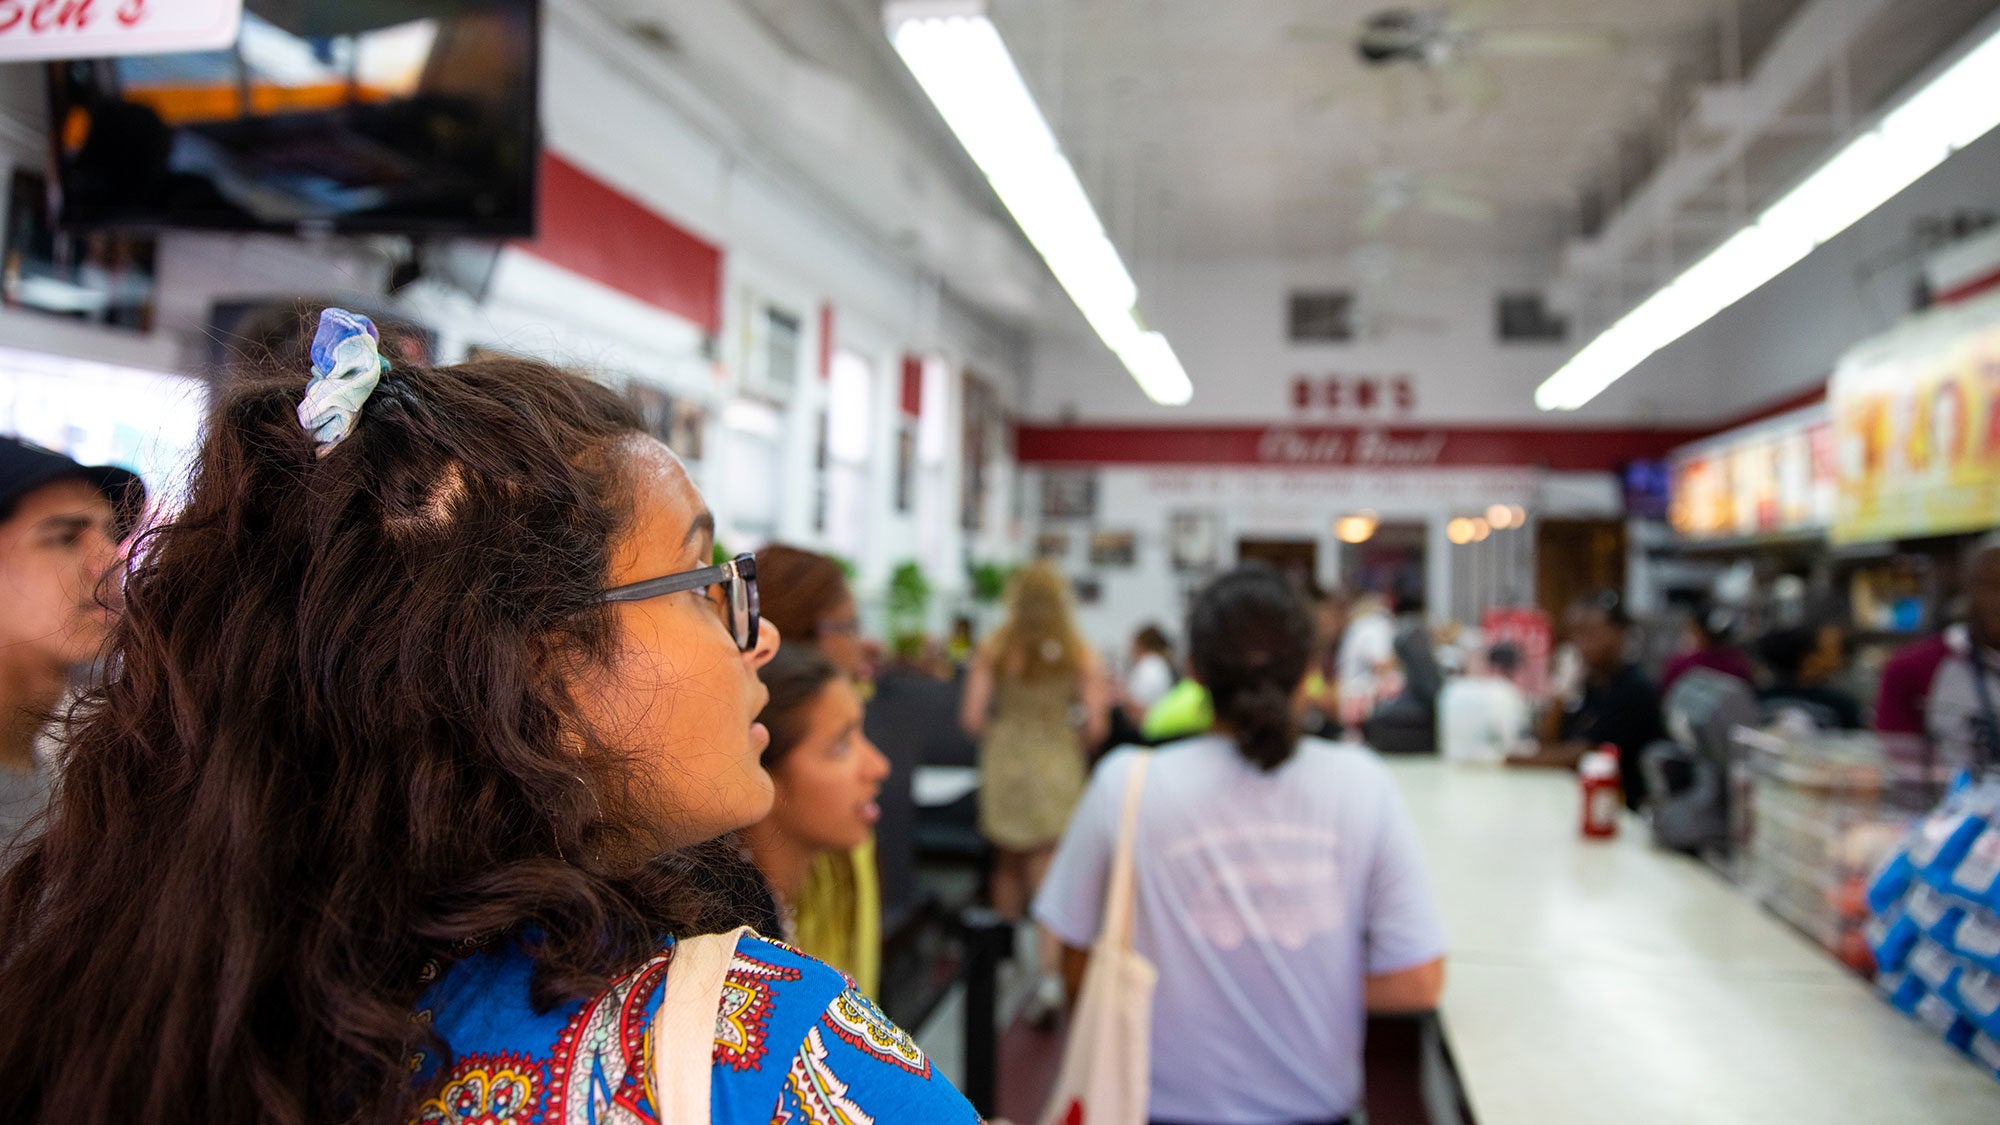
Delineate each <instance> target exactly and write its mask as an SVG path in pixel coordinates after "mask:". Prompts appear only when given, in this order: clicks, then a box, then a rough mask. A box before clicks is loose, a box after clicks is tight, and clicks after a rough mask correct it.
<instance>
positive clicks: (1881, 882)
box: [1868, 848, 1917, 914]
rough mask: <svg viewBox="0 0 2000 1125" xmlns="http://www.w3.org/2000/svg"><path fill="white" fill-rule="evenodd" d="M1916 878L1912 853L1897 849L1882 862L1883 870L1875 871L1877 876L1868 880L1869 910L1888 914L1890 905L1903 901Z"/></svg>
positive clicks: (1873, 912) (1874, 912)
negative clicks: (1911, 858) (1911, 860)
mask: <svg viewBox="0 0 2000 1125" xmlns="http://www.w3.org/2000/svg"><path fill="white" fill-rule="evenodd" d="M1916 878H1917V865H1916V864H1914V863H1911V862H1910V853H1908V852H1907V851H1904V850H1903V849H1901V848H1898V849H1896V851H1895V853H1894V854H1893V855H1891V856H1890V857H1889V859H1888V861H1887V862H1885V863H1883V864H1882V868H1881V870H1879V871H1877V872H1875V878H1873V879H1871V880H1869V882H1868V912H1869V913H1870V914H1887V913H1888V912H1889V908H1890V907H1892V906H1894V905H1896V903H1898V902H1900V901H1902V898H1903V895H1904V894H1905V893H1906V892H1908V891H1909V889H1910V884H1911V883H1913V882H1915V881H1916Z"/></svg>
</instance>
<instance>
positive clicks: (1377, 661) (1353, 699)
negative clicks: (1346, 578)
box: [1334, 594, 1396, 729]
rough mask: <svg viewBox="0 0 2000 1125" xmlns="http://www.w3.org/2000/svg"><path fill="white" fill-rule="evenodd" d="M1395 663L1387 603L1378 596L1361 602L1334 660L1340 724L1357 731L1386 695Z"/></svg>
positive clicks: (1392, 622)
mask: <svg viewBox="0 0 2000 1125" xmlns="http://www.w3.org/2000/svg"><path fill="white" fill-rule="evenodd" d="M1395 663H1396V619H1395V618H1394V617H1392V616H1390V614H1389V603H1388V601H1387V600H1386V599H1384V598H1383V597H1382V596H1381V595H1380V594H1370V595H1368V596H1366V597H1364V598H1362V599H1361V600H1360V601H1359V602H1358V603H1356V605H1355V607H1354V613H1353V615H1352V616H1351V617H1349V618H1348V621H1347V630H1346V632H1344V633H1342V634H1341V635H1340V649H1339V652H1338V654H1337V655H1336V656H1335V657H1334V665H1335V667H1336V668H1337V669H1338V671H1339V673H1340V674H1339V683H1340V721H1341V723H1342V724H1343V725H1344V726H1346V727H1348V728H1349V729H1359V727H1360V725H1361V722H1362V720H1364V719H1366V718H1367V717H1368V716H1369V715H1370V714H1373V713H1374V711H1375V705H1376V704H1377V703H1380V702H1381V701H1382V699H1383V698H1384V697H1385V696H1386V695H1387V694H1388V692H1387V691H1386V687H1387V680H1388V678H1389V673H1390V671H1391V670H1392V669H1393V668H1394V667H1395Z"/></svg>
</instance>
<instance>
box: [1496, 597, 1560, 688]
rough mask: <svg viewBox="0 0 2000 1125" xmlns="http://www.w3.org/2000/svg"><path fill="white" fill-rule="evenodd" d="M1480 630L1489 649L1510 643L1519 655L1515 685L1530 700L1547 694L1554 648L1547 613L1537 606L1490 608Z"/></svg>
mask: <svg viewBox="0 0 2000 1125" xmlns="http://www.w3.org/2000/svg"><path fill="white" fill-rule="evenodd" d="M1479 631H1480V633H1481V634H1482V635H1483V639H1484V640H1485V642H1486V647H1487V650H1488V651H1491V650H1492V648H1493V646H1494V645H1498V644H1510V645H1513V646H1514V649H1515V651H1516V652H1519V653H1520V654H1521V670H1520V671H1519V672H1518V673H1516V674H1515V676H1514V686H1516V687H1518V688H1520V689H1521V690H1522V691H1523V692H1524V693H1526V694H1527V696H1528V698H1530V699H1541V698H1542V697H1544V696H1546V695H1547V694H1548V693H1549V654H1550V653H1551V652H1552V651H1553V650H1554V648H1555V633H1554V631H1553V630H1552V629H1550V627H1549V615H1548V614H1546V613H1543V612H1542V611H1541V610H1539V609H1533V608H1514V609H1489V610H1487V611H1486V615H1485V616H1484V617H1483V618H1481V619H1480V622H1479Z"/></svg>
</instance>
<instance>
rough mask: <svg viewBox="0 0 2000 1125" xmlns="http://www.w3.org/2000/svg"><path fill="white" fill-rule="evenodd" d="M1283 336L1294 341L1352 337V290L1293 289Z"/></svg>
mask: <svg viewBox="0 0 2000 1125" xmlns="http://www.w3.org/2000/svg"><path fill="white" fill-rule="evenodd" d="M1286 336H1287V337H1288V338H1289V339H1290V340H1291V341H1292V342H1293V343H1295V344H1322V343H1341V342H1344V341H1347V340H1352V339H1354V294H1352V293H1349V292H1347V291H1346V290H1344V289H1325V290H1296V291H1294V292H1293V293H1292V299H1291V309H1290V315H1289V316H1288V317H1287V318H1286Z"/></svg>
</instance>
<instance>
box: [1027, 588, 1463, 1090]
mask: <svg viewBox="0 0 2000 1125" xmlns="http://www.w3.org/2000/svg"><path fill="white" fill-rule="evenodd" d="M1188 638H1189V641H1188V643H1189V649H1190V653H1191V663H1192V665H1193V671H1194V674H1195V675H1196V676H1198V677H1200V679H1201V680H1202V682H1204V683H1206V684H1208V685H1209V687H1210V689H1211V690H1212V692H1213V695H1214V700H1215V711H1216V724H1217V725H1216V730H1215V733H1214V734H1211V735H1206V736H1201V737H1196V738H1191V739H1188V740H1186V741H1182V742H1176V743H1173V744H1171V745H1168V746H1165V747H1163V748H1161V749H1159V750H1157V751H1146V750H1138V749H1124V750H1118V751H1114V752H1113V753H1112V754H1111V755H1109V756H1108V757H1106V758H1105V760H1104V762H1103V763H1102V764H1101V765H1100V766H1099V767H1098V769H1097V772H1096V773H1095V774H1093V775H1092V776H1091V780H1090V786H1089V789H1088V790H1087V792H1086V793H1085V795H1084V798H1083V802H1082V803H1081V804H1080V805H1079V806H1078V807H1077V810H1076V817H1075V819H1074V820H1073V821H1072V822H1071V823H1070V826H1069V830H1068V831H1067V832H1066V833H1064V835H1063V840H1062V845H1061V847H1060V848H1059V849H1058V850H1057V853H1056V859H1055V863H1054V866H1052V867H1051V868H1050V870H1049V876H1048V881H1047V883H1046V884H1045V885H1044V886H1043V888H1042V892H1041V894H1040V896H1038V897H1037V898H1036V900H1035V917H1036V918H1037V919H1038V920H1040V921H1041V922H1042V923H1043V924H1044V925H1045V926H1047V927H1048V928H1049V930H1050V932H1052V933H1054V934H1055V935H1056V936H1057V937H1059V938H1060V939H1061V941H1062V942H1063V944H1064V946H1065V947H1067V948H1066V952H1065V954H1064V965H1065V975H1066V977H1067V978H1068V983H1069V986H1070V991H1071V995H1075V992H1076V989H1077V988H1078V986H1079V983H1080V982H1081V980H1082V978H1083V973H1084V969H1085V967H1086V964H1087V960H1088V953H1087V947H1088V946H1089V945H1090V944H1091V942H1092V940H1093V939H1094V938H1095V936H1096V934H1097V931H1098V929H1099V927H1100V926H1101V925H1102V923H1103V917H1102V915H1103V909H1104V896H1105V887H1106V884H1107V882H1108V881H1109V879H1110V869H1111V865H1112V856H1113V852H1114V850H1115V847H1116V842H1117V836H1118V831H1119V824H1120V822H1121V819H1122V814H1123V810H1124V805H1125V797H1126V790H1127V789H1128V787H1129V785H1128V779H1129V778H1130V777H1131V776H1132V774H1133V771H1134V770H1136V769H1140V768H1142V767H1143V768H1144V769H1145V770H1146V773H1145V775H1144V776H1143V778H1142V779H1141V792H1140V797H1139V806H1138V819H1137V829H1136V835H1135V837H1134V848H1133V863H1134V873H1135V884H1136V887H1137V896H1136V897H1137V907H1136V911H1135V916H1134V922H1133V929H1132V942H1133V946H1134V948H1135V949H1136V950H1137V951H1138V952H1139V953H1140V954H1142V955H1143V956H1145V957H1147V958H1148V959H1150V960H1151V961H1152V963H1153V964H1154V965H1155V966H1157V967H1158V970H1159V985H1158V988H1157V990H1156V991H1155V993H1154V996H1153V1010H1152V1022H1151V1039H1152V1068H1151V1090H1150V1095H1149V1105H1148V1107H1147V1115H1148V1117H1149V1118H1151V1119H1152V1120H1153V1121H1156V1122H1163V1121H1174V1122H1234V1123H1237V1125H1267V1123H1268V1125H1278V1123H1281V1122H1282V1123H1287V1125H1289V1123H1296V1122H1337V1121H1342V1120H1345V1119H1346V1115H1348V1114H1351V1113H1353V1112H1354V1111H1355V1110H1356V1109H1357V1108H1358V1107H1359V1103H1360V1093H1361V1047H1362V1028H1363V1022H1364V1018H1365V1013H1366V1012H1371V1011H1375V1012H1389V1011H1401V1012H1408V1011H1420V1010H1425V1009H1429V1008H1433V1007H1435V1006H1436V1004H1437V1001H1438V996H1439V994H1440V992H1441V990H1442V988H1443V983H1444V952H1445V942H1444V932H1443V925H1442V922H1441V919H1440V917H1439V911H1438V903H1437V899H1436V896H1435V894H1434V893H1433V892H1432V889H1431V885H1430V879H1429V876H1428V874H1427V873H1426V871H1425V868H1424V863H1423V857H1422V855H1421V847H1420V845H1419V842H1418V840H1417V834H1416V826H1415V824H1414V823H1413V822H1412V820H1411V818H1410V814H1409V812H1408V810H1407V808H1406V807H1405V806H1404V803H1403V799H1402V795H1401V793H1400V792H1399V790H1398V789H1397V786H1396V782H1395V779H1394V778H1393V777H1391V776H1390V773H1389V771H1388V769H1387V768H1386V767H1385V766H1384V765H1383V763H1382V760H1381V759H1380V758H1379V757H1377V756H1376V755H1375V754H1373V753H1372V752H1370V751H1368V750H1367V749H1365V748H1363V747H1359V746H1351V745H1349V746H1343V745H1337V744H1334V743H1331V742H1326V741H1322V740H1320V739H1317V738H1310V737H1301V736H1300V733H1299V729H1298V716H1297V709H1296V704H1297V699H1298V696H1299V691H1300V687H1301V685H1302V684H1303V683H1304V681H1305V678H1306V672H1307V668H1308V663H1309V660H1310V656H1311V652H1312V640H1313V630H1312V622H1311V618H1310V617H1309V616H1308V611H1307V609H1306V606H1305V603H1304V602H1303V601H1302V600H1301V599H1300V598H1299V596H1298V594H1297V593H1296V592H1295V591H1294V590H1293V589H1292V587H1291V585H1290V584H1289V583H1288V582H1287V581H1286V580H1285V578H1284V576H1283V575H1281V574H1279V573H1278V572H1277V571H1276V570H1273V569H1271V568H1270V567H1268V566H1264V565H1262V564H1258V563H1252V564H1249V565H1246V566H1243V567H1240V568H1238V569H1237V570H1235V571H1232V572H1230V573H1228V574H1226V575H1224V576H1222V577H1221V578H1218V579H1216V580H1215V581H1214V582H1213V583H1211V584H1210V585H1209V586H1208V587H1207V588H1206V589H1205V590H1203V591H1202V593H1201V594H1200V595H1198V596H1197V597H1196V599H1195V604H1194V607H1193V609H1192V610H1191V611H1190V614H1189V620H1188Z"/></svg>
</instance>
